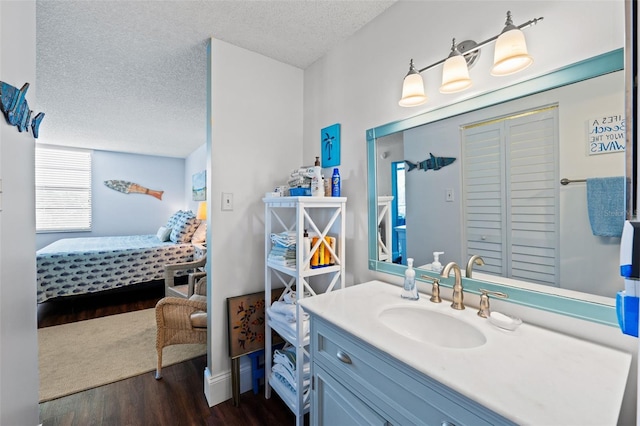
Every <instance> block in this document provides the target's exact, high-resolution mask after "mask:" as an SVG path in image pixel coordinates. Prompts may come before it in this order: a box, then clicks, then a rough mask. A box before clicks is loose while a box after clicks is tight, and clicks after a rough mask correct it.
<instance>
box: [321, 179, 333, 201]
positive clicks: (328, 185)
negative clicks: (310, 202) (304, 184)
mask: <svg viewBox="0 0 640 426" xmlns="http://www.w3.org/2000/svg"><path fill="white" fill-rule="evenodd" d="M322 182H324V196H325V197H331V179H325V178H324V175H322Z"/></svg>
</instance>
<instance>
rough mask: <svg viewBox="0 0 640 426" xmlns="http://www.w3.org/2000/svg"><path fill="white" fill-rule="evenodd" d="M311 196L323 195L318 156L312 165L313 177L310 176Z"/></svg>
mask: <svg viewBox="0 0 640 426" xmlns="http://www.w3.org/2000/svg"><path fill="white" fill-rule="evenodd" d="M311 196H312V197H323V196H324V186H323V184H322V168H321V167H320V157H316V162H315V164H314V166H313V177H312V178H311Z"/></svg>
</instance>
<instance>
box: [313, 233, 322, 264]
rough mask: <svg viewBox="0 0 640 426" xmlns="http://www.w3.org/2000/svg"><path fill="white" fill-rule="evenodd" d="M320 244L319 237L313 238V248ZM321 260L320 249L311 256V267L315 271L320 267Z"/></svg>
mask: <svg viewBox="0 0 640 426" xmlns="http://www.w3.org/2000/svg"><path fill="white" fill-rule="evenodd" d="M317 242H318V237H313V238H311V246H315V245H316V243H317ZM319 259H320V247H318V248H317V249H316V251H314V252H313V254H312V255H311V267H312V268H313V269H315V268H317V267H318V260H319Z"/></svg>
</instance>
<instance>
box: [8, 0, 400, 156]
mask: <svg viewBox="0 0 640 426" xmlns="http://www.w3.org/2000/svg"><path fill="white" fill-rule="evenodd" d="M394 1H395V0H390V1H371V0H369V1H349V0H343V1H311V0H307V1H304V0H289V1H264V0H263V1H87V0H85V1H53V0H39V1H37V3H36V22H37V32H36V38H37V49H36V55H37V56H36V75H37V82H36V83H37V102H36V105H35V106H34V110H36V111H43V112H45V114H46V117H45V119H44V120H43V122H42V125H41V126H40V138H39V139H38V140H39V142H42V143H51V144H56V145H64V146H73V147H85V148H93V149H102V150H111V151H122V152H132V153H141V154H152V155H162V156H171V157H186V156H187V155H188V154H190V153H191V152H193V151H194V150H195V149H196V148H198V147H199V146H201V145H202V144H204V143H205V137H206V136H205V123H206V117H205V114H206V70H207V64H206V42H207V40H208V39H209V38H210V37H214V38H217V39H219V40H223V41H225V42H228V43H231V44H233V45H236V46H239V47H242V48H245V49H248V50H251V51H253V52H257V53H260V54H262V55H265V56H268V57H271V58H273V59H276V60H278V61H281V62H284V63H287V64H290V65H293V66H295V67H298V68H301V69H304V68H306V67H308V66H309V65H311V64H312V63H313V62H314V61H316V60H317V59H318V58H320V57H322V56H323V55H324V54H325V53H326V52H327V51H329V50H330V49H331V48H332V47H334V46H336V45H338V44H339V43H340V42H341V41H343V40H345V39H346V38H348V37H349V36H351V35H352V34H353V33H355V32H356V31H357V30H358V29H360V28H361V27H362V26H364V25H365V24H367V23H368V22H369V21H371V20H372V19H373V18H375V17H376V16H377V15H379V14H380V13H382V12H383V11H384V10H385V9H387V8H388V7H389V6H390V5H392V4H393V3H394ZM16 84H21V83H20V82H16Z"/></svg>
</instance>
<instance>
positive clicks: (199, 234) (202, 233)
mask: <svg viewBox="0 0 640 426" xmlns="http://www.w3.org/2000/svg"><path fill="white" fill-rule="evenodd" d="M205 241H207V222H205V221H204V220H203V221H202V222H200V225H199V226H198V229H196V232H194V233H193V237H191V242H192V243H194V244H200V243H204V242H205Z"/></svg>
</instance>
